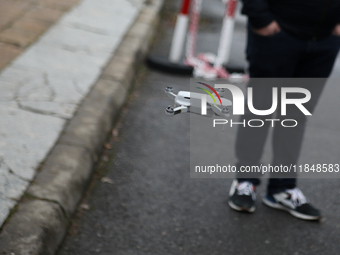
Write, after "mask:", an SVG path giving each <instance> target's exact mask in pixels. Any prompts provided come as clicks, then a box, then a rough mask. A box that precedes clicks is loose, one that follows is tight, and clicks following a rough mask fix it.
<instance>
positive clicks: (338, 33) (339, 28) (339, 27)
mask: <svg viewBox="0 0 340 255" xmlns="http://www.w3.org/2000/svg"><path fill="white" fill-rule="evenodd" d="M333 35H336V36H340V24H338V25H336V26H335V28H334V30H333Z"/></svg>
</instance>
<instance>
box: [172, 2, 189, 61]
mask: <svg viewBox="0 0 340 255" xmlns="http://www.w3.org/2000/svg"><path fill="white" fill-rule="evenodd" d="M190 2H191V0H183V1H182V6H181V10H180V12H179V14H178V15H177V21H176V26H175V31H174V35H173V37H172V42H171V48H170V54H169V61H170V62H172V63H178V62H179V61H180V60H181V56H182V53H183V49H184V43H185V39H186V35H187V28H188V23H189V10H190Z"/></svg>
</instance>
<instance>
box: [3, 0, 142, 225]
mask: <svg viewBox="0 0 340 255" xmlns="http://www.w3.org/2000/svg"><path fill="white" fill-rule="evenodd" d="M77 2H78V0H71V1H70V0H62V1H60V0H58V1H53V0H36V1H34V0H32V1H11V0H1V1H0V56H1V57H0V68H3V67H4V66H6V65H7V66H6V67H5V69H3V70H2V72H1V73H0V119H1V122H0V227H1V226H2V224H3V223H4V221H5V220H6V218H7V217H8V215H9V213H10V211H11V209H12V208H13V207H14V206H15V205H16V204H17V202H18V201H19V200H20V199H21V197H22V195H23V193H24V192H25V191H26V189H27V187H28V186H29V184H30V182H31V181H32V180H33V178H34V177H35V175H36V173H37V171H38V169H39V166H40V165H41V163H42V162H43V161H44V159H45V158H46V156H47V155H48V153H49V152H50V150H51V149H52V148H53V146H54V145H55V143H56V141H57V139H58V138H59V136H60V134H61V132H62V131H63V129H64V127H65V124H66V123H68V120H70V119H72V117H73V116H74V113H75V112H76V110H77V109H78V106H79V105H80V103H81V102H82V100H83V99H84V98H85V97H86V95H87V94H88V93H89V91H90V89H91V88H92V86H93V84H94V83H95V81H96V80H97V79H98V77H99V75H100V74H101V72H102V69H103V68H104V67H105V65H106V64H107V62H108V61H109V59H110V58H111V57H112V55H113V53H114V52H115V50H116V48H117V47H118V45H119V43H120V42H121V40H122V39H123V37H124V35H125V34H126V32H127V31H128V29H129V28H130V26H131V25H132V24H133V22H134V21H135V19H136V17H137V16H138V14H139V12H140V10H141V8H142V6H143V1H142V0H135V1H132V0H116V1H111V0H83V1H80V3H79V4H78V5H77V6H75V7H74V8H73V9H72V10H70V11H69V12H68V13H66V14H65V15H64V16H62V15H63V13H64V12H65V11H66V10H68V9H69V8H71V7H72V6H74V5H75V4H76V3H77ZM61 16H62V17H61ZM60 17H61V18H60ZM59 18H60V19H59ZM58 19H59V20H58ZM56 20H58V21H57V23H55V24H54V25H53V26H52V27H51V28H50V29H49V30H48V31H47V32H46V33H45V34H43V35H42V36H41V37H40V38H39V39H38V41H37V42H36V43H34V44H33V45H31V46H30V47H28V48H27V49H26V50H25V51H24V52H23V53H22V54H21V55H20V56H19V57H18V58H16V59H15V60H14V61H13V62H12V63H10V64H9V65H8V63H9V62H10V61H11V60H12V59H13V58H15V57H16V56H18V55H19V54H20V53H21V52H22V51H23V50H24V48H25V47H26V46H28V45H29V44H30V43H32V42H33V41H34V40H36V39H37V38H38V37H39V35H41V34H42V33H43V32H44V31H45V30H46V29H48V28H49V27H50V26H51V25H52V24H53V22H55V21H56Z"/></svg>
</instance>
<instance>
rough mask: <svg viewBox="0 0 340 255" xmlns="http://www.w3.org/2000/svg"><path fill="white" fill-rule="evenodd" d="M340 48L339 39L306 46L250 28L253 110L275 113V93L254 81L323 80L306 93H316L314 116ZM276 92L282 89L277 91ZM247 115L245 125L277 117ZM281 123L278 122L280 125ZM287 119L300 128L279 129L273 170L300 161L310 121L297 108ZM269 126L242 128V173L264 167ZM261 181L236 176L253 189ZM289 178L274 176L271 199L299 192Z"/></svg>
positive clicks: (281, 34)
mask: <svg viewBox="0 0 340 255" xmlns="http://www.w3.org/2000/svg"><path fill="white" fill-rule="evenodd" d="M339 47H340V37H338V36H334V35H329V36H328V37H327V38H325V39H324V40H321V41H304V40H300V39H297V38H295V37H293V36H291V35H289V34H288V33H287V32H285V31H281V32H279V33H278V34H275V35H273V36H266V37H265V36H260V35H258V34H255V33H254V32H253V31H252V30H251V29H249V28H248V42H247V50H246V54H247V60H248V62H249V74H250V78H251V79H250V82H249V84H248V86H249V87H253V92H254V96H253V104H254V107H255V106H256V107H255V108H256V109H269V108H270V107H271V105H272V88H268V86H262V85H261V82H259V79H252V78H319V79H311V81H310V82H309V83H308V87H306V88H307V89H308V90H309V91H310V93H311V99H310V101H309V102H307V103H305V104H304V106H305V107H306V108H307V109H308V110H309V111H310V112H311V113H312V112H313V110H314V108H315V106H316V104H317V102H318V99H319V97H320V95H321V92H322V89H323V87H324V85H325V82H326V78H327V77H329V75H330V73H331V71H332V68H333V65H334V62H335V59H336V56H337V53H338V51H339ZM322 78H324V79H322ZM278 80H283V79H278ZM294 80H297V79H294ZM292 84H294V83H292ZM273 85H275V84H273ZM284 86H287V85H284ZM294 86H295V87H301V86H296V84H295V85H293V87H294ZM275 87H279V86H277V85H275ZM293 96H294V95H293ZM300 97H301V95H300ZM290 98H291V97H290ZM279 102H280V100H279ZM279 105H280V104H279ZM245 109H246V110H245V115H243V116H242V117H241V121H243V120H245V121H248V120H250V119H269V118H271V117H273V116H268V115H267V116H257V115H253V114H252V113H251V112H250V111H249V110H248V109H247V107H246V108H245ZM278 111H279V108H278V110H277V112H278ZM274 117H275V115H274ZM280 117H281V116H278V115H277V116H276V118H278V119H280ZM284 118H285V119H295V120H297V122H298V125H297V126H296V127H294V128H285V127H282V126H281V125H277V124H275V126H274V130H273V139H272V147H273V161H272V165H280V164H282V165H290V164H293V165H294V164H296V163H297V161H298V158H299V154H300V149H301V145H302V141H303V135H304V131H305V126H306V116H305V115H304V114H303V113H302V112H301V111H300V110H299V109H298V108H297V107H295V106H292V107H291V108H287V115H286V116H284ZM269 126H270V123H269V122H268V123H266V124H265V125H264V126H263V127H260V128H252V127H248V126H246V127H243V126H239V129H238V133H237V139H236V157H237V160H238V163H237V165H238V167H240V166H254V165H260V159H261V156H262V152H263V147H264V145H265V141H266V137H267V134H268V130H269ZM257 177H260V176H259V175H258V176H253V175H252V176H249V175H244V174H238V175H237V178H238V179H239V181H242V180H248V181H250V182H252V183H253V184H254V185H258V184H260V180H259V179H258V178H257ZM274 177H275V176H274ZM287 177H288V178H273V176H271V178H270V179H269V183H268V193H269V194H273V193H276V192H280V191H282V190H284V189H287V188H294V187H295V185H296V178H295V176H294V175H292V176H287Z"/></svg>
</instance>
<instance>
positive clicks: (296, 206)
mask: <svg viewBox="0 0 340 255" xmlns="http://www.w3.org/2000/svg"><path fill="white" fill-rule="evenodd" d="M262 202H263V203H264V204H265V205H267V206H269V207H272V208H275V209H280V210H285V211H288V212H289V213H290V214H291V215H293V216H295V217H296V218H299V219H303V220H319V219H320V218H321V213H320V211H319V210H318V209H316V208H314V207H313V206H312V205H311V204H310V203H309V202H308V200H307V198H306V197H305V196H304V195H303V193H302V192H301V190H300V189H299V188H294V189H287V190H285V191H283V192H280V193H275V194H273V195H266V196H265V197H264V198H263V199H262Z"/></svg>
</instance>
